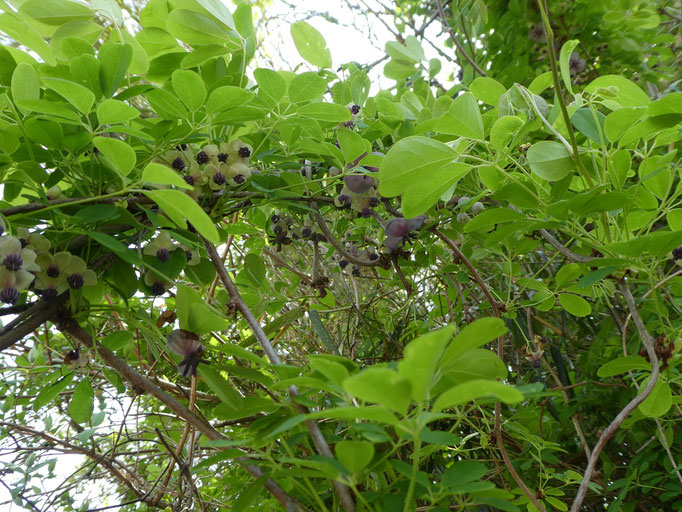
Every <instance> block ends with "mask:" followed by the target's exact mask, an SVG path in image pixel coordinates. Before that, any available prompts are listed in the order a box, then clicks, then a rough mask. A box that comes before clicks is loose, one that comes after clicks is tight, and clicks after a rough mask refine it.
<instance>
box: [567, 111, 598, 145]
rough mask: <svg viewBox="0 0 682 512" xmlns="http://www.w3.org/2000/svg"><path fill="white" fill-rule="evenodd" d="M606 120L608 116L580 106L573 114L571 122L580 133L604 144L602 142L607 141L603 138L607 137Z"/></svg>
mask: <svg viewBox="0 0 682 512" xmlns="http://www.w3.org/2000/svg"><path fill="white" fill-rule="evenodd" d="M595 118H596V119H595ZM605 120H606V116H605V115H604V114H602V113H601V112H599V111H597V110H594V111H593V110H591V109H589V108H579V109H578V110H576V111H575V113H574V114H573V115H572V116H571V124H572V125H573V126H575V127H576V128H577V129H578V131H579V132H580V133H582V134H583V135H585V136H586V137H588V138H589V139H591V140H593V141H594V142H596V143H597V144H602V142H603V143H606V140H603V139H605V138H606V135H605V134H604V122H605ZM597 123H599V124H597ZM600 134H601V135H600Z"/></svg>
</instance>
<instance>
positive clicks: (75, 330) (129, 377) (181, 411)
mask: <svg viewBox="0 0 682 512" xmlns="http://www.w3.org/2000/svg"><path fill="white" fill-rule="evenodd" d="M57 315H58V316H57V318H54V321H55V325H56V326H57V328H58V329H59V330H60V331H62V332H63V333H65V334H69V335H70V336H71V337H73V338H75V339H76V340H78V341H79V342H80V343H82V344H84V345H85V346H87V347H90V348H96V350H97V352H98V353H99V355H100V357H101V358H102V360H103V361H104V362H105V363H107V364H108V365H109V366H110V367H111V368H113V369H114V370H116V371H117V372H118V373H119V375H121V377H123V378H124V379H125V380H126V381H128V382H129V383H130V384H131V386H132V388H133V389H135V390H139V391H142V392H146V393H149V394H150V395H151V396H153V397H154V398H156V399H157V400H159V401H160V402H161V403H162V404H164V405H165V406H166V407H168V408H169V409H170V410H171V411H173V412H174V413H175V414H176V415H177V416H178V417H180V418H182V419H184V420H185V421H187V422H188V423H191V424H192V425H193V426H194V427H195V428H196V429H197V430H198V431H199V432H201V433H202V434H204V435H205V436H206V437H207V438H208V439H210V440H217V439H227V437H226V436H224V435H223V434H221V433H220V432H218V431H217V430H216V429H214V428H213V427H212V426H211V425H210V424H209V423H207V422H205V421H204V420H202V419H201V418H199V417H198V416H197V415H196V414H194V413H193V412H192V411H190V410H189V409H188V408H187V407H185V406H184V405H182V404H181V403H180V402H178V401H177V400H176V399H175V398H173V397H172V396H170V395H169V394H167V393H166V392H165V391H163V390H161V389H160V388H159V387H158V386H156V385H155V384H154V383H153V382H152V381H150V380H149V379H147V378H146V377H145V376H143V375H142V374H140V373H138V372H137V371H136V370H134V369H133V368H132V367H130V366H128V364H127V363H126V362H125V361H123V360H122V359H121V358H119V357H118V356H117V355H116V354H114V353H113V352H112V351H111V350H109V349H108V348H106V347H103V346H102V345H96V344H95V341H94V339H93V338H92V336H91V335H90V333H89V332H87V331H86V330H85V329H83V327H81V326H80V325H79V324H78V323H77V322H76V321H75V320H74V319H73V318H71V317H70V315H69V313H68V312H66V313H64V312H62V314H61V315H60V314H59V313H58V314H57ZM237 460H238V461H239V462H241V463H245V464H244V466H243V467H244V469H245V470H246V471H247V472H248V473H249V474H250V475H251V476H253V477H254V478H260V477H262V476H263V475H264V473H263V470H262V469H260V468H259V467H258V466H256V465H255V464H247V462H248V458H246V457H240V458H238V459H237ZM265 487H266V488H267V489H268V491H270V493H271V494H272V495H273V496H274V497H275V498H276V499H277V501H279V502H280V503H281V504H282V505H283V506H284V507H285V509H286V510H287V511H289V510H291V511H293V510H299V506H298V505H297V504H296V502H295V501H294V500H293V499H292V498H291V497H290V496H289V495H288V494H287V493H286V492H284V489H282V488H281V487H280V486H279V485H278V484H277V483H276V482H275V481H274V480H272V479H268V480H267V481H266V483H265Z"/></svg>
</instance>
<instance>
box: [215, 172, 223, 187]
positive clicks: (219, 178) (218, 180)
mask: <svg viewBox="0 0 682 512" xmlns="http://www.w3.org/2000/svg"><path fill="white" fill-rule="evenodd" d="M213 183H215V184H216V185H223V184H224V183H225V175H224V174H223V173H222V172H220V171H218V172H216V173H215V174H214V175H213Z"/></svg>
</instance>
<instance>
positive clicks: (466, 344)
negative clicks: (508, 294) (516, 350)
mask: <svg viewBox="0 0 682 512" xmlns="http://www.w3.org/2000/svg"><path fill="white" fill-rule="evenodd" d="M506 332H507V326H506V325H505V324H504V321H503V320H502V319H500V318H495V317H485V318H479V319H478V320H476V321H474V322H472V323H470V324H469V325H467V326H466V327H465V328H464V329H462V330H461V331H460V332H459V334H457V336H455V339H454V340H452V342H451V343H450V344H449V345H448V347H447V349H446V350H445V354H443V357H442V359H441V363H440V364H441V367H442V368H444V369H447V368H449V367H451V366H452V365H453V364H454V362H455V361H456V360H457V359H458V358H459V357H460V356H461V355H462V354H464V353H465V352H468V351H469V350H471V349H473V348H478V347H482V346H483V345H485V344H486V343H490V342H491V341H493V340H494V339H496V338H499V337H500V336H502V335H504V334H505V333H506Z"/></svg>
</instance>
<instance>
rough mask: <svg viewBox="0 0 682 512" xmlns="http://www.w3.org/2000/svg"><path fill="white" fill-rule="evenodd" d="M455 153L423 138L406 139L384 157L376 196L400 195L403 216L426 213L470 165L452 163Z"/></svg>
mask: <svg viewBox="0 0 682 512" xmlns="http://www.w3.org/2000/svg"><path fill="white" fill-rule="evenodd" d="M458 157H459V153H457V151H455V150H454V149H452V148H451V147H450V146H448V145H446V144H443V143H442V142H439V141H436V140H432V139H429V138H427V137H420V136H414V137H406V138H404V139H402V140H400V141H398V142H397V143H396V144H395V145H394V146H393V147H392V148H391V149H390V150H389V152H388V153H387V154H386V157H385V158H384V160H383V161H382V163H381V167H380V170H379V175H378V178H379V193H381V195H383V196H386V197H395V196H398V195H401V194H403V199H402V208H403V214H404V215H405V217H408V218H409V217H416V216H417V215H421V214H422V213H424V212H426V211H427V210H428V209H429V208H430V207H431V206H433V205H434V204H435V203H436V201H438V199H439V198H440V197H441V196H442V195H443V193H444V192H445V191H446V190H448V189H449V188H450V187H451V186H452V185H454V184H455V183H456V182H457V181H458V180H459V179H461V178H462V177H463V176H464V175H466V174H467V173H468V172H469V170H470V169H471V166H470V165H468V164H464V163H460V162H456V160H457V158H458Z"/></svg>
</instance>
